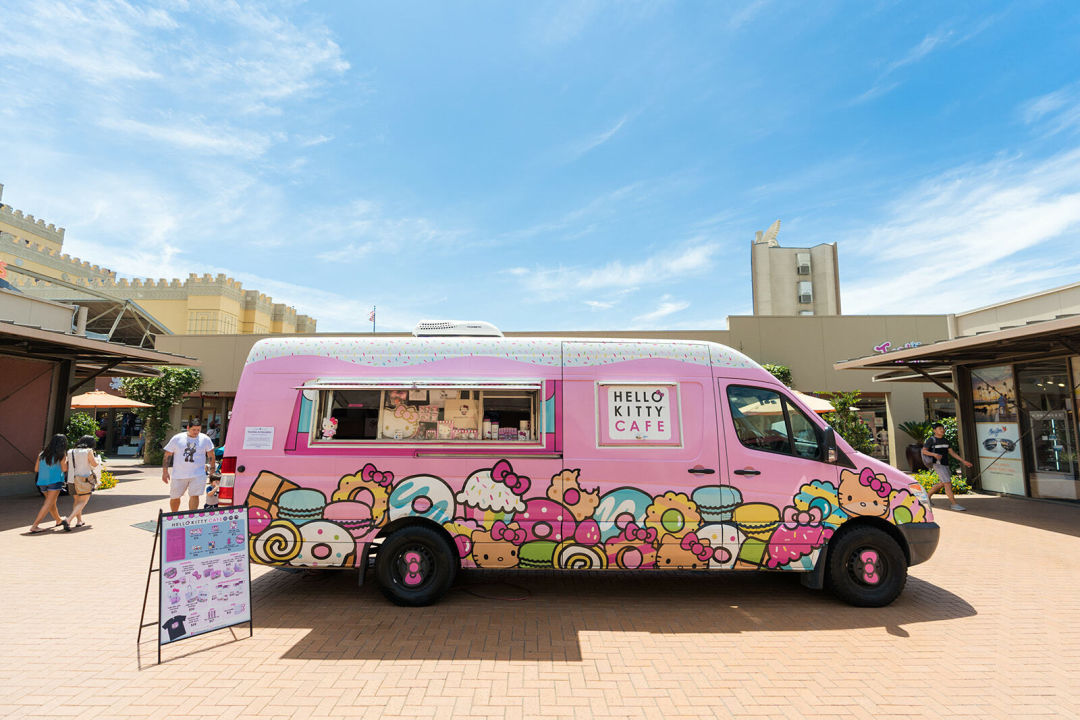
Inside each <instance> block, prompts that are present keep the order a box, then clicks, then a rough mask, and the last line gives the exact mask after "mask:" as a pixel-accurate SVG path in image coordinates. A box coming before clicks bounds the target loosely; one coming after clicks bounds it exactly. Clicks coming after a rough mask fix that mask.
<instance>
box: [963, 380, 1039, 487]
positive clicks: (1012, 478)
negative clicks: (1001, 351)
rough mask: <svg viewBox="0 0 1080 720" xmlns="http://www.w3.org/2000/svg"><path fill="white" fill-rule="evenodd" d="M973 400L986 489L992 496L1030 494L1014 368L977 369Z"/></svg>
mask: <svg viewBox="0 0 1080 720" xmlns="http://www.w3.org/2000/svg"><path fill="white" fill-rule="evenodd" d="M971 398H972V403H973V405H974V408H975V439H976V442H977V443H978V452H979V479H980V482H981V483H982V487H983V488H984V489H986V490H990V491H992V492H1002V493H1010V494H1012V495H1024V494H1026V493H1025V488H1024V466H1023V455H1022V453H1021V447H1020V423H1019V416H1018V414H1017V402H1016V398H1017V396H1016V383H1015V382H1014V380H1013V371H1012V367H1011V366H1009V365H998V366H994V367H984V368H975V369H973V370H972V371H971Z"/></svg>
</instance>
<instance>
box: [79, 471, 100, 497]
mask: <svg viewBox="0 0 1080 720" xmlns="http://www.w3.org/2000/svg"><path fill="white" fill-rule="evenodd" d="M92 478H93V475H88V476H86V477H83V476H82V475H76V476H75V482H74V485H75V494H76V495H88V494H90V493H92V492H93V491H94V486H95V485H96V484H97V483H94V482H92Z"/></svg>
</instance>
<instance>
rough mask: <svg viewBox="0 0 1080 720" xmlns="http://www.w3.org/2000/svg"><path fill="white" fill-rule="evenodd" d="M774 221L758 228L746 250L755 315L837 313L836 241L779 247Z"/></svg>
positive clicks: (838, 277)
mask: <svg viewBox="0 0 1080 720" xmlns="http://www.w3.org/2000/svg"><path fill="white" fill-rule="evenodd" d="M779 233H780V221H779V220H777V221H776V222H774V223H773V224H772V225H771V226H769V229H768V230H766V231H765V232H761V231H760V230H759V231H758V232H757V234H756V237H755V238H754V243H753V246H752V248H751V251H750V272H751V282H752V286H753V294H754V314H755V315H799V316H808V315H839V314H840V264H839V260H838V258H837V253H836V243H823V244H821V245H815V246H814V247H812V248H785V247H780V243H779V241H778V240H777V235H779Z"/></svg>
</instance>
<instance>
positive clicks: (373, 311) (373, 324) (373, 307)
mask: <svg viewBox="0 0 1080 720" xmlns="http://www.w3.org/2000/svg"><path fill="white" fill-rule="evenodd" d="M371 334H372V335H374V334H375V306H374V305H372V306H371Z"/></svg>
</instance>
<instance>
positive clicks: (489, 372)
mask: <svg viewBox="0 0 1080 720" xmlns="http://www.w3.org/2000/svg"><path fill="white" fill-rule="evenodd" d="M485 325H486V324H481V323H471V324H461V325H455V324H453V323H442V324H421V326H418V328H419V329H418V331H417V332H416V333H415V334H414V335H415V336H414V337H374V336H373V337H370V338H366V337H305V338H288V337H282V338H273V339H267V340H260V341H259V342H258V343H256V344H255V346H254V347H253V348H252V350H251V353H250V355H249V356H248V359H247V363H246V365H245V367H244V371H243V375H242V377H241V379H240V385H239V388H238V390H237V396H236V402H235V406H234V410H233V413H232V419H231V422H230V429H229V436H228V439H227V441H226V444H225V458H224V460H223V463H222V487H221V491H220V498H219V502H220V503H221V504H222V505H229V504H234V503H235V504H240V503H246V504H247V505H248V507H249V524H250V536H251V541H250V542H251V556H252V558H253V559H254V560H255V561H256V562H259V563H264V564H268V565H277V566H287V567H303V568H327V569H341V568H360V571H361V573H363V572H364V570H365V569H366V568H367V566H368V561H369V559H370V558H372V557H373V558H374V572H375V577H376V579H377V581H378V583H379V585H380V587H381V589H382V591H383V592H384V594H385V595H386V596H387V597H388V598H389V599H390V600H391V601H393V602H395V603H398V604H402V605H426V604H430V603H432V602H435V601H436V600H438V599H439V598H440V597H441V596H442V595H443V594H444V593H445V592H446V591H447V589H448V588H449V587H450V585H451V584H452V583H453V581H454V577H455V574H456V572H457V570H458V568H461V567H467V568H473V567H476V568H542V569H561V570H577V569H581V570H598V569H609V570H615V569H625V570H630V569H636V570H666V569H681V570H703V571H704V570H724V571H737V570H772V571H789V572H796V573H801V577H802V580H803V583H804V584H806V585H808V586H810V587H814V588H821V587H824V586H825V585H828V586H829V587H830V589H831V590H832V591H833V592H834V593H835V594H836V595H837V596H838V597H840V598H841V599H843V600H845V601H847V602H849V603H852V604H855V605H862V606H881V605H886V604H888V603H890V602H891V601H892V600H893V599H895V598H896V597H897V596H898V595H899V594H900V592H901V591H902V590H903V588H904V583H905V581H906V579H907V568H908V567H909V566H910V565H914V564H916V563H920V562H923V561H924V560H927V559H928V558H929V557H930V556H931V555H932V554H933V552H934V550H935V548H936V547H937V542H938V533H939V529H938V526H937V524H936V523H934V522H933V514H932V510H931V507H930V502H929V499H928V498H927V496H926V493H925V492H924V491H923V489H922V488H921V487H920V486H919V485H918V483H916V482H914V481H913V480H912V478H910V477H908V476H907V475H905V474H903V473H901V472H899V471H898V470H896V469H895V468H892V467H890V466H888V465H885V464H883V463H881V462H879V461H877V460H874V459H873V458H870V457H867V456H866V455H863V454H860V453H857V452H855V451H854V450H852V449H851V447H850V446H849V445H848V444H847V443H845V442H844V440H843V439H842V438H840V437H837V436H836V435H835V433H834V432H833V430H832V429H831V428H830V427H829V426H828V425H826V424H825V423H824V422H822V421H821V419H820V418H818V417H817V416H816V415H815V414H814V413H812V412H810V411H808V410H807V409H806V408H805V407H804V406H803V405H802V404H801V403H800V402H799V400H798V399H796V397H794V395H793V393H791V392H790V391H789V390H788V388H787V387H785V386H784V385H783V384H781V383H779V382H778V381H777V380H776V379H774V378H773V377H772V376H771V375H770V374H769V373H767V372H766V371H765V370H763V369H762V368H761V367H760V366H759V365H758V364H757V363H755V362H754V361H752V360H750V359H749V358H747V357H746V356H745V355H743V354H741V353H739V352H737V351H735V350H732V349H731V348H728V347H725V346H723V345H718V344H715V343H709V342H696V341H673V340H672V341H668V340H621V339H620V340H611V339H582V338H518V337H515V338H506V337H501V336H500V335H499V333H498V331H497V330H494V329H493V328H491V326H486V328H485ZM362 578H363V575H361V579H362Z"/></svg>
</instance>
